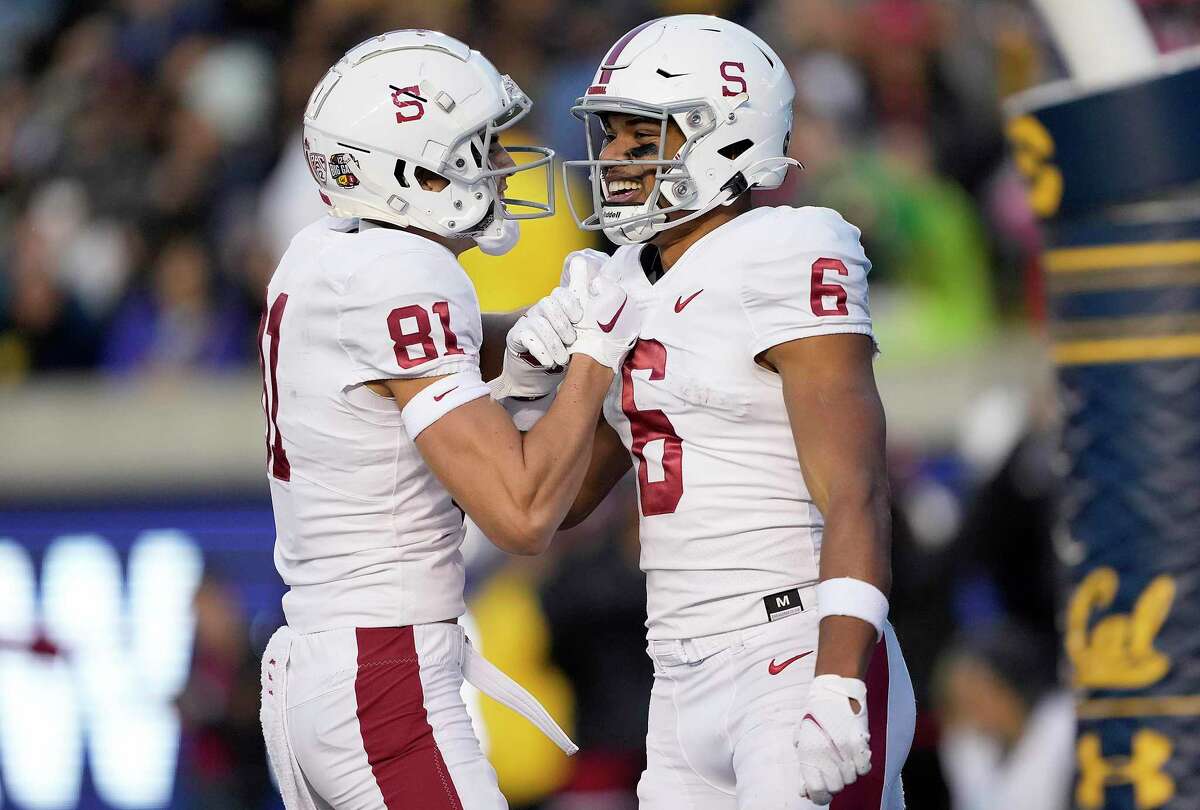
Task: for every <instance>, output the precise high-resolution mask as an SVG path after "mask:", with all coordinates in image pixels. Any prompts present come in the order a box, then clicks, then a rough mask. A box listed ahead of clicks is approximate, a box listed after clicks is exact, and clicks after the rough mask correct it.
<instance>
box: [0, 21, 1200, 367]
mask: <svg viewBox="0 0 1200 810" xmlns="http://www.w3.org/2000/svg"><path fill="white" fill-rule="evenodd" d="M1146 6H1147V7H1148V12H1149V13H1150V14H1151V15H1152V16H1153V18H1154V20H1155V23H1156V33H1157V35H1158V37H1159V39H1160V41H1161V42H1162V44H1163V47H1164V49H1172V48H1177V47H1182V46H1183V45H1186V44H1189V43H1191V42H1195V41H1196V39H1197V35H1196V34H1197V27H1198V26H1197V22H1196V19H1195V14H1194V13H1193V8H1192V4H1191V3H1186V2H1169V1H1162V0H1160V1H1156V2H1151V1H1150V0H1147V1H1146ZM693 10H702V11H715V12H718V13H722V14H725V15H727V16H729V17H732V18H734V19H737V20H739V21H741V22H744V23H746V24H748V25H750V26H751V27H752V28H754V29H755V30H757V31H759V32H762V33H763V34H765V35H766V37H767V39H769V40H770V41H771V43H772V44H773V45H774V46H775V47H776V49H777V50H778V51H779V52H780V54H781V55H783V56H784V57H785V58H786V59H787V60H788V61H789V63H790V64H791V65H792V67H793V72H794V76H795V79H796V84H797V88H798V103H797V105H796V110H797V111H796V115H797V126H796V128H795V131H794V137H793V141H792V151H793V154H794V155H795V156H796V157H797V158H799V159H800V160H802V161H803V162H804V163H805V164H806V165H807V167H808V170H807V171H806V172H805V173H803V174H802V175H796V176H794V177H793V178H792V180H791V182H790V183H789V185H788V186H787V187H785V188H784V189H782V190H781V191H779V192H777V193H774V194H772V195H771V199H770V200H765V201H764V202H786V203H809V202H819V203H820V204H823V205H829V206H832V207H836V208H839V209H841V210H843V211H844V212H845V214H846V215H847V217H848V218H849V219H850V220H851V221H853V222H856V223H857V224H858V225H860V226H861V227H862V229H863V231H864V232H865V233H866V234H867V239H868V251H869V253H870V255H872V256H873V258H874V260H875V265H876V275H875V282H874V283H875V285H876V289H878V290H879V291H880V292H879V293H878V294H877V296H873V298H874V300H875V301H877V304H876V306H877V308H878V311H877V313H876V317H877V320H878V321H879V322H880V323H881V328H882V329H883V331H884V333H885V334H884V335H883V337H884V338H885V341H886V345H888V346H889V349H890V350H891V352H893V354H896V355H897V356H904V355H905V354H906V353H909V352H912V353H919V352H921V351H922V350H924V349H927V348H928V347H930V346H933V345H936V346H939V347H941V346H947V345H955V344H958V343H962V342H970V341H971V340H972V339H975V338H977V337H978V336H980V335H981V334H985V333H986V332H987V331H988V330H989V329H990V328H991V327H992V326H993V325H994V323H995V322H996V319H997V318H998V317H999V318H1001V319H1003V318H1006V317H1010V316H1016V317H1021V316H1024V315H1027V314H1030V313H1031V312H1035V311H1036V305H1035V304H1032V303H1031V302H1030V300H1027V298H1028V296H1030V295H1031V294H1035V293H1036V283H1035V281H1034V279H1033V274H1032V269H1033V267H1032V264H1033V262H1034V257H1035V255H1036V233H1035V231H1034V228H1033V226H1032V222H1031V220H1030V218H1029V216H1028V213H1027V210H1026V208H1025V206H1024V203H1023V198H1022V193H1021V190H1020V188H1019V185H1018V183H1017V181H1016V179H1015V176H1014V174H1013V172H1012V171H1011V169H1010V168H1009V166H1008V164H1007V163H1006V162H1005V160H1004V152H1003V144H1002V142H1001V136H1000V131H1001V127H1000V114H999V107H998V104H997V102H998V100H999V99H1000V98H1002V97H1003V96H1005V95H1007V94H1009V93H1011V92H1014V91H1017V90H1020V89H1022V88H1025V87H1028V86H1030V85H1031V84H1033V83H1036V82H1038V81H1040V80H1042V79H1045V78H1048V77H1053V76H1055V75H1056V71H1057V67H1056V66H1055V63H1054V59H1053V54H1052V50H1051V49H1049V48H1047V47H1046V43H1045V42H1044V41H1043V37H1042V35H1041V34H1040V33H1039V30H1040V29H1039V28H1038V25H1037V22H1036V19H1035V16H1034V14H1033V12H1032V11H1031V9H1029V8H1028V7H1027V6H1026V5H1025V4H1024V3H1021V2H1017V0H992V1H990V2H983V1H982V0H975V1H974V2H970V1H969V0H766V2H759V3H755V2H751V1H750V0H741V1H740V2H739V1H738V0H713V2H706V3H703V4H696V3H692V2H689V1H688V0H619V2H615V3H605V4H601V3H581V2H570V0H519V1H518V0H491V1H490V2H488V1H486V0H484V1H478V0H447V2H440V3H426V2H415V0H414V1H409V0H399V1H397V0H306V2H289V1H288V0H103V1H102V0H71V2H66V0H5V2H3V3H0V268H2V272H0V380H5V381H8V382H13V381H20V380H23V379H27V378H28V377H29V376H30V375H36V374H39V373H41V372H48V371H57V370H63V369H98V370H101V371H103V372H105V373H108V374H118V375H119V374H145V373H155V372H163V371H166V372H171V371H177V372H186V371H190V370H196V369H202V370H218V371H219V370H225V369H239V368H244V367H247V366H249V365H252V364H253V362H254V359H255V355H256V353H255V351H254V347H253V334H254V325H255V323H256V321H257V317H258V310H259V307H260V294H261V292H262V289H263V285H264V283H265V280H266V279H267V277H268V276H269V274H270V272H271V270H272V269H273V267H274V263H275V260H276V258H277V257H278V255H279V253H280V252H281V250H282V248H283V247H284V246H286V244H287V240H288V239H289V238H290V236H291V233H293V232H294V231H295V230H296V229H297V228H298V227H299V226H301V225H303V224H305V223H306V222H307V221H309V220H311V219H313V218H315V217H317V216H319V215H320V214H321V207H320V204H319V202H317V200H316V198H315V196H314V195H312V194H311V190H310V188H309V187H308V186H307V180H306V179H305V176H304V174H303V169H302V163H301V162H300V161H299V159H298V156H297V155H298V151H299V150H298V141H299V135H298V133H299V124H300V120H301V116H302V112H303V108H304V105H305V102H306V100H307V98H308V94H309V92H310V90H311V88H312V86H313V85H314V83H315V82H316V80H317V79H318V78H319V77H320V76H321V74H322V73H323V71H324V70H326V69H327V68H328V66H329V65H330V64H332V63H333V62H334V61H335V60H336V59H337V57H338V56H339V55H340V54H341V53H342V52H343V51H344V50H345V49H346V48H347V47H349V46H351V45H353V44H354V43H356V42H357V41H360V40H361V39H362V38H364V37H365V36H367V35H369V34H373V33H377V32H379V31H383V30H389V29H393V28H400V27H429V28H436V29H440V30H443V31H446V32H447V33H450V34H453V35H455V36H459V37H461V38H463V39H465V40H466V41H468V42H470V43H471V44H472V45H473V46H475V47H477V48H479V49H481V50H482V51H484V52H485V53H486V54H487V55H488V56H489V57H490V58H491V59H492V60H493V61H494V62H495V63H496V64H497V65H499V66H500V67H501V70H502V71H505V72H509V73H511V74H512V75H513V76H514V78H516V79H517V81H518V82H519V83H520V84H521V85H522V87H524V88H525V89H526V90H527V92H529V93H530V94H531V95H532V96H533V98H534V99H535V100H536V102H537V104H536V109H535V116H534V117H535V120H534V125H533V131H532V132H529V133H527V135H528V136H529V137H531V138H533V139H536V140H540V141H543V142H549V143H550V144H551V145H553V146H554V147H555V148H556V149H558V150H559V152H560V154H561V155H563V156H567V157H570V156H578V154H579V152H580V150H581V149H582V137H581V134H582V133H581V132H580V131H578V130H577V127H576V123H575V122H574V119H572V118H571V116H570V115H569V114H568V113H567V108H568V106H569V105H570V103H571V102H572V101H573V99H574V98H575V97H576V96H577V95H578V94H579V92H580V90H581V88H583V87H585V86H586V84H587V82H588V80H589V77H590V74H591V72H592V71H593V69H594V67H595V64H596V62H597V60H598V59H599V57H600V56H601V55H602V54H603V53H604V52H605V50H606V49H607V47H608V45H609V44H610V43H611V42H612V41H614V40H615V39H616V38H617V37H618V36H619V35H620V34H621V33H622V32H623V31H625V30H627V29H628V28H629V27H630V26H632V25H634V24H636V23H637V22H639V21H641V20H643V19H645V18H647V17H652V16H657V15H661V14H666V13H675V12H680V11H693ZM297 167H300V168H297ZM535 230H536V229H535ZM893 291H894V292H895V293H896V294H895V295H892V294H891V293H892V292H893ZM485 304H486V301H485ZM918 308H919V309H920V311H921V312H922V314H923V317H920V318H908V317H903V316H904V313H905V312H912V311H914V310H915V309H918Z"/></svg>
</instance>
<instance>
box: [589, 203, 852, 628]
mask: <svg viewBox="0 0 1200 810" xmlns="http://www.w3.org/2000/svg"><path fill="white" fill-rule="evenodd" d="M859 236H860V234H859V231H858V229H857V228H855V227H854V226H852V225H850V224H849V223H847V222H846V221H845V220H844V219H842V217H841V216H840V215H839V214H838V213H837V212H835V211H832V210H830V209H827V208H791V207H779V208H757V209H754V210H752V211H749V212H747V213H745V214H743V215H741V216H739V217H737V218H736V219H734V220H732V221H730V222H728V223H726V224H724V225H722V226H721V227H719V228H717V229H716V230H714V231H712V232H710V233H709V234H707V235H705V236H704V237H702V238H701V239H700V240H699V241H697V242H696V243H695V244H694V245H692V246H691V247H689V248H688V250H687V252H686V253H684V255H683V256H682V257H681V258H680V259H679V261H678V262H676V263H675V265H673V266H672V268H671V270H670V272H668V273H666V274H665V275H664V276H663V277H662V278H661V279H659V280H658V282H657V283H655V284H651V283H650V281H649V280H648V279H647V278H646V274H645V272H644V270H643V268H642V265H641V262H640V257H639V254H640V252H641V251H642V250H643V247H642V246H630V247H623V248H620V249H619V250H617V252H616V253H615V254H614V256H613V258H612V259H611V260H610V261H609V262H608V263H606V264H605V266H604V268H603V270H602V272H603V273H604V274H606V275H609V276H610V277H612V278H614V279H615V280H616V281H617V282H618V283H620V284H621V286H622V287H624V288H625V290H626V291H627V292H628V293H629V296H630V300H631V302H634V303H636V305H637V306H638V307H640V308H641V309H642V310H643V317H644V320H643V326H642V330H641V335H640V338H639V340H638V342H637V344H636V345H635V346H634V348H633V350H632V351H631V352H630V353H629V355H628V357H627V358H626V360H625V363H624V366H623V369H622V374H621V375H620V377H619V378H617V379H615V380H614V381H613V387H612V389H611V390H610V391H609V394H608V396H607V398H606V400H605V405H604V415H605V418H606V419H607V421H608V422H609V424H611V425H612V426H613V428H614V429H615V430H616V431H617V433H618V435H619V436H620V437H621V440H622V441H623V442H624V444H625V446H626V448H627V449H628V450H629V453H630V455H631V457H632V460H633V465H634V469H635V470H636V471H637V479H638V481H637V483H638V500H639V507H640V512H641V546H642V551H641V565H642V569H643V570H644V571H645V572H646V575H647V627H648V629H649V637H650V638H651V639H664V638H666V639H669V638H694V637H697V636H703V635H708V634H711V633H718V632H724V631H727V630H733V629H738V628H742V627H748V626H752V625H755V624H761V623H763V622H765V621H767V620H768V619H769V618H770V617H769V616H768V614H767V612H766V606H765V604H764V597H766V596H769V595H772V594H777V593H779V592H781V591H786V590H789V589H791V588H796V587H802V586H805V585H808V584H811V583H813V582H815V581H816V580H817V573H818V559H819V555H820V547H821V532H822V526H823V519H822V517H821V514H820V512H819V511H818V509H817V507H816V505H815V504H814V503H813V501H812V498H811V496H810V495H809V492H808V488H807V486H806V485H805V481H804V476H803V474H802V473H801V470H800V464H799V460H798V458H797V454H796V446H795V441H794V439H793V436H792V431H791V427H790V424H789V422H788V415H787V409H786V407H785V405H784V398H783V389H782V382H781V380H780V378H779V375H778V374H777V373H775V372H774V371H771V370H768V369H767V368H764V367H763V366H761V365H759V364H758V363H757V362H756V357H758V356H760V355H761V353H762V352H764V351H766V350H767V349H769V348H771V347H772V346H775V345H778V344H780V343H785V342H787V341H790V340H795V339H800V338H806V337H812V336H816V335H827V334H834V333H857V334H863V335H867V336H872V331H871V317H870V311H869V308H868V302H867V281H866V277H867V273H868V272H869V271H870V267H871V264H870V262H869V261H868V260H867V257H866V255H865V254H864V252H863V249H862V246H861V244H860V242H859ZM872 339H873V336H872ZM837 419H838V415H837V414H835V413H831V414H829V419H828V429H829V430H837V429H838V424H837Z"/></svg>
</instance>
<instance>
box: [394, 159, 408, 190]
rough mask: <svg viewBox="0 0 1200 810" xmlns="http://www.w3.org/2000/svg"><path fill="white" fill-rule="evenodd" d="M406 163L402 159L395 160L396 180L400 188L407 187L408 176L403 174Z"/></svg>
mask: <svg viewBox="0 0 1200 810" xmlns="http://www.w3.org/2000/svg"><path fill="white" fill-rule="evenodd" d="M406 166H407V164H406V163H405V162H404V161H403V160H397V161H396V182H397V183H399V184H400V187H401V188H408V178H407V177H405V176H404V169H405V167H406Z"/></svg>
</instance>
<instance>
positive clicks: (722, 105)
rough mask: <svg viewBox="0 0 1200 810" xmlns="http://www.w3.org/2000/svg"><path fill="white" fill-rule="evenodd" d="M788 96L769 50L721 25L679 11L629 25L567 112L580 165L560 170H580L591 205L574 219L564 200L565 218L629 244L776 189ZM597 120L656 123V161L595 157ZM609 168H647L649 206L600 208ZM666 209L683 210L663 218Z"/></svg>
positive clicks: (782, 69) (781, 173)
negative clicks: (672, 130)
mask: <svg viewBox="0 0 1200 810" xmlns="http://www.w3.org/2000/svg"><path fill="white" fill-rule="evenodd" d="M795 92H796V91H795V87H794V86H793V84H792V79H791V76H789V75H788V71H787V68H786V66H785V65H784V64H783V61H782V60H781V59H780V58H779V57H778V56H777V55H776V54H775V52H774V51H773V50H772V49H771V46H769V45H767V43H765V42H763V41H762V40H761V39H760V38H759V37H757V36H756V35H754V34H753V33H751V32H750V31H747V30H746V29H745V28H743V27H741V26H740V25H737V24H735V23H732V22H729V21H728V20H723V19H721V18H720V17H710V16H705V15H700V14H680V15H677V16H674V17H663V18H661V19H657V20H651V21H650V22H647V23H643V24H642V25H640V26H638V27H637V28H634V29H633V30H632V31H630V32H629V33H627V34H626V35H625V36H623V37H621V38H620V39H619V40H617V42H616V44H614V45H613V46H612V47H611V48H610V49H609V50H608V54H607V55H606V56H605V57H604V61H603V62H602V63H601V64H600V67H599V68H598V69H597V71H596V76H595V79H594V80H593V81H592V85H591V86H590V87H588V89H587V92H586V94H585V95H584V96H583V97H581V98H580V99H579V100H578V101H577V102H576V103H575V106H574V107H572V108H571V112H572V113H574V114H575V116H576V117H578V118H580V119H582V120H583V121H584V127H585V129H586V131H587V139H588V158H589V159H588V160H572V161H567V162H566V163H565V164H564V166H563V171H564V175H565V174H566V170H567V167H577V168H586V169H587V170H588V171H589V173H590V179H591V187H592V204H593V206H594V208H593V213H592V214H591V215H589V216H587V217H586V218H581V217H580V216H579V214H578V213H576V211H575V205H574V202H573V201H572V200H571V198H570V195H569V194H568V195H567V204H568V207H569V208H570V209H571V214H572V216H574V217H575V221H576V222H577V223H578V224H579V227H581V228H583V229H584V230H589V231H596V230H603V231H604V233H605V235H607V236H608V238H609V239H611V240H612V241H614V242H616V243H618V244H623V245H629V244H638V243H640V242H645V241H646V240H647V239H650V238H651V237H653V236H654V235H655V234H656V233H659V232H661V231H664V230H666V229H667V228H672V227H674V226H676V225H679V224H681V223H684V222H687V221H689V220H692V219H695V218H696V217H699V216H701V215H703V214H705V213H707V212H708V211H711V210H712V209H713V208H715V207H716V206H718V205H728V204H729V203H731V202H733V201H734V200H735V199H737V198H738V197H739V196H740V195H741V194H742V193H743V192H745V191H746V190H747V189H749V188H762V189H772V188H778V187H779V185H780V184H781V183H783V179H784V177H786V176H787V170H788V166H789V165H796V166H799V165H800V164H799V163H798V162H797V161H795V160H793V159H792V158H789V157H787V155H786V153H787V146H788V137H789V135H790V134H791V128H792V99H793V98H794V97H795ZM605 113H627V114H630V115H636V116H641V117H644V118H652V119H657V120H660V121H662V131H661V134H660V138H659V153H658V158H657V159H656V160H600V159H599V154H600V150H602V149H603V148H604V144H603V143H597V142H596V141H597V136H596V134H595V133H594V132H593V130H594V129H595V127H594V126H593V124H594V121H593V119H594V117H595V116H598V115H602V114H605ZM668 121H674V122H675V124H676V125H677V126H678V127H679V129H680V130H681V131H682V132H683V135H684V137H685V139H686V140H685V141H684V144H683V146H682V147H681V148H680V149H679V152H678V153H677V154H674V155H666V154H664V150H665V148H666V140H667V137H666V136H667V122H668ZM609 166H644V167H651V168H654V169H655V180H656V182H655V184H654V190H653V192H652V193H651V194H650V195H649V199H647V200H646V201H645V202H644V203H636V204H621V205H617V204H609V203H608V202H606V200H607V197H608V194H607V189H606V186H605V179H604V173H605V170H606V169H607V168H608V167H609ZM568 188H569V186H568ZM660 200H661V204H660ZM675 211H689V212H691V213H689V214H688V215H687V216H684V217H681V218H679V219H674V220H670V221H668V217H667V215H668V214H670V213H673V212H675Z"/></svg>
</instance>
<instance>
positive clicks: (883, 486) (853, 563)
mask: <svg viewBox="0 0 1200 810" xmlns="http://www.w3.org/2000/svg"><path fill="white" fill-rule="evenodd" d="M864 488H865V489H866V490H867V492H866V493H864V494H863V495H862V496H861V497H860V498H859V499H856V501H855V502H854V503H852V504H844V505H842V506H840V507H839V506H835V507H833V508H831V509H830V510H829V511H830V514H829V515H828V516H827V517H826V522H825V534H824V538H823V540H822V543H821V566H820V579H821V581H822V582H824V581H826V580H831V579H837V578H839V577H849V578H851V579H856V580H861V581H863V582H867V583H869V584H871V585H874V586H875V587H876V588H878V589H879V590H880V591H881V592H882V593H883V594H884V595H885V596H887V595H888V593H889V591H890V590H891V582H892V571H891V511H890V506H889V501H888V491H887V482H886V479H883V480H882V481H881V482H876V483H865V484H864ZM876 638H877V631H876V629H875V627H874V626H873V625H871V624H870V623H868V622H866V621H863V620H862V619H859V618H855V617H852V616H827V617H825V618H823V619H822V620H821V626H820V637H819V641H818V646H817V663H816V673H817V674H818V675H825V674H835V675H842V676H845V677H850V678H859V679H862V678H864V677H865V676H866V671H867V665H868V664H869V663H870V660H871V654H872V652H873V650H874V649H875V644H876Z"/></svg>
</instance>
